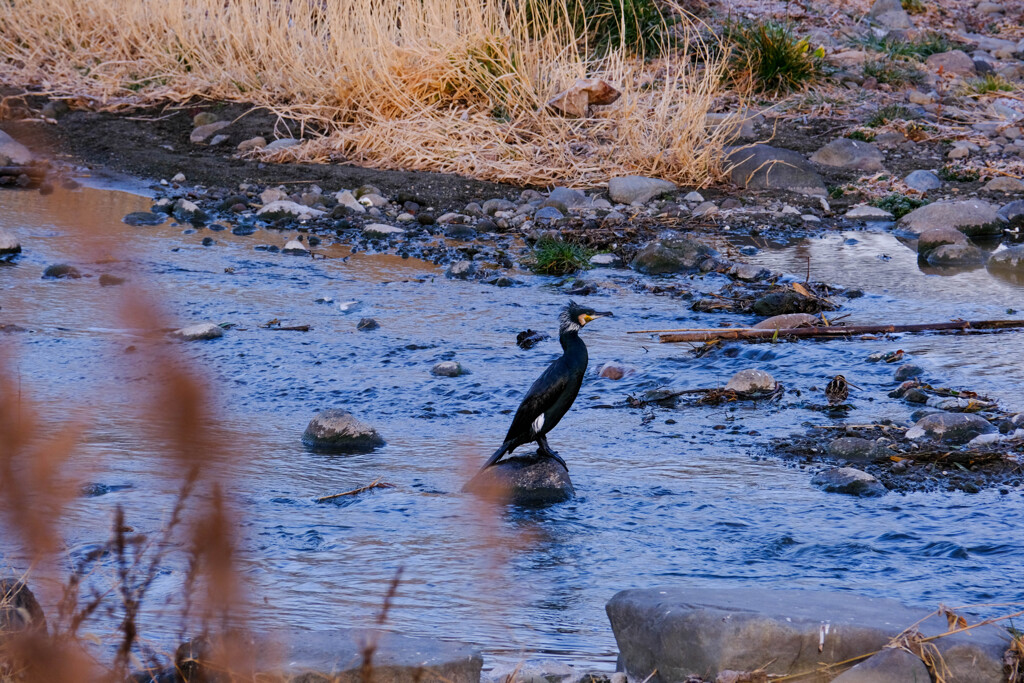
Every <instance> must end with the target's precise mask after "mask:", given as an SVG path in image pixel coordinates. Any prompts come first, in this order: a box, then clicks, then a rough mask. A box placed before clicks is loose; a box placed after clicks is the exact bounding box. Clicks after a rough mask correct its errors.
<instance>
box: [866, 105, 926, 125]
mask: <svg viewBox="0 0 1024 683" xmlns="http://www.w3.org/2000/svg"><path fill="white" fill-rule="evenodd" d="M916 118H918V116H917V114H915V113H914V112H912V111H910V110H909V109H907V108H906V107H904V106H903V105H902V104H889V105H886V106H884V107H880V108H879V109H878V111H876V112H875V113H874V114H872V115H871V118H869V119H868V120H867V121H865V122H864V125H865V126H866V127H868V128H879V127H881V126H884V125H885V124H887V123H889V122H890V121H910V120H912V119H916Z"/></svg>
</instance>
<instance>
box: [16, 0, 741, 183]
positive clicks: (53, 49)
mask: <svg viewBox="0 0 1024 683" xmlns="http://www.w3.org/2000/svg"><path fill="white" fill-rule="evenodd" d="M575 2H578V0H554V1H552V2H531V3H530V5H531V8H532V9H531V11H529V12H527V11H525V10H524V7H525V5H526V3H527V0H523V1H522V2H509V1H508V0H420V1H418V2H405V1H403V0H378V1H376V2H366V1H365V0H160V1H159V2H157V1H155V0H13V1H12V2H4V3H0V55H3V57H2V58H0V79H3V80H4V81H7V82H8V83H10V84H19V85H27V84H32V85H36V86H39V87H41V88H43V89H44V90H46V91H50V92H54V93H62V94H74V95H89V96H92V97H94V98H96V99H97V103H98V105H99V106H103V107H108V108H121V107H125V106H132V105H137V104H144V103H155V102H161V101H177V102H180V101H184V100H188V99H191V98H194V97H204V98H211V99H216V100H227V101H240V102H249V103H253V104H256V105H260V106H265V107H269V108H271V109H273V110H274V111H276V112H278V113H280V114H281V115H286V116H290V117H295V118H297V119H298V120H299V121H300V122H302V123H303V124H308V126H309V127H311V128H312V129H313V130H314V131H316V132H318V133H323V134H324V135H325V136H324V137H321V138H320V139H318V140H316V141H315V142H313V143H311V144H308V145H303V146H301V147H299V148H293V149H291V150H290V151H288V152H283V153H281V154H280V155H279V156H278V157H277V158H278V160H284V159H296V160H310V159H315V160H318V161H329V160H337V159H346V160H350V161H353V162H355V163H359V164H363V165H369V166H376V167H382V168H407V169H418V170H434V171H448V172H455V173H460V174H464V175H468V176H474V177H477V178H483V179H489V180H498V181H510V182H515V183H538V184H549V183H556V182H560V183H569V184H588V183H596V182H601V181H604V180H606V179H607V178H609V177H612V176H615V175H621V174H628V173H642V174H655V175H659V176H662V177H665V178H668V179H671V180H674V181H678V182H682V183H687V184H694V185H705V184H707V183H709V182H711V181H712V180H713V179H715V178H716V177H717V174H718V173H719V172H720V169H719V159H720V151H721V146H722V144H723V142H724V140H723V136H724V134H725V132H724V131H721V130H719V131H713V130H712V131H709V130H708V129H707V128H706V126H705V114H706V113H708V112H709V111H710V110H712V109H713V107H714V106H715V101H716V98H717V97H718V96H719V94H720V87H721V86H720V84H721V72H722V64H721V62H720V61H719V60H717V59H716V58H715V57H713V55H712V52H711V50H709V49H708V47H707V46H705V45H704V44H703V43H702V42H701V41H700V40H699V38H698V37H697V36H698V31H696V30H695V24H694V23H693V22H692V21H691V20H690V19H689V18H688V17H687V15H686V14H685V12H684V10H683V8H682V7H681V6H679V5H677V4H675V2H674V1H673V0H668V1H667V2H666V3H664V4H665V5H666V6H667V7H668V8H669V10H670V14H673V13H674V14H675V15H678V17H681V18H682V21H680V22H679V23H677V24H674V25H673V26H672V27H671V31H670V30H669V27H668V26H667V25H666V27H665V33H666V35H668V34H669V33H672V34H673V36H674V38H673V41H674V44H673V46H672V48H671V49H670V50H668V51H667V53H666V56H665V57H664V58H662V59H660V60H658V61H655V62H653V63H649V62H645V61H644V60H643V59H639V58H635V57H629V56H628V55H629V52H630V51H629V50H628V49H626V47H627V46H620V49H619V50H612V51H611V52H610V53H609V54H606V55H604V56H602V57H600V58H597V57H595V56H592V53H591V51H590V49H589V48H590V46H588V45H586V43H585V41H584V40H583V39H581V38H580V37H579V36H577V35H574V33H573V29H572V27H571V22H570V21H569V19H568V17H569V15H570V8H571V7H572V6H573V5H572V3H575ZM538 8H539V9H538ZM666 40H667V38H666ZM582 77H601V78H605V79H607V80H608V81H610V82H611V83H612V84H613V85H615V86H616V87H618V88H620V89H621V90H622V92H623V97H622V98H621V99H620V100H619V102H617V103H615V104H613V105H611V106H608V107H604V108H600V110H599V111H595V112H593V113H592V114H591V116H590V117H588V118H585V119H576V120H573V119H565V118H562V117H559V116H557V115H554V114H552V113H551V112H549V111H547V110H546V109H545V106H544V105H545V103H546V102H547V101H548V100H549V99H550V98H551V97H552V96H554V95H555V94H556V93H557V92H559V91H560V90H561V89H564V88H566V87H568V86H570V85H571V84H572V83H573V81H574V80H575V79H576V78H582Z"/></svg>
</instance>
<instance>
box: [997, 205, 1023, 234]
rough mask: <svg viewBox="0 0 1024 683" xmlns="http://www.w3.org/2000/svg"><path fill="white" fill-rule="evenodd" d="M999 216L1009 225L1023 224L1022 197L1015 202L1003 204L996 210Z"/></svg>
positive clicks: (1017, 225)
mask: <svg viewBox="0 0 1024 683" xmlns="http://www.w3.org/2000/svg"><path fill="white" fill-rule="evenodd" d="M997 213H998V215H999V217H1000V218H1001V219H1003V220H1004V221H1006V222H1007V223H1008V224H1009V225H1010V227H1019V226H1021V225H1024V199H1018V200H1017V201H1015V202H1010V203H1009V204H1007V205H1005V206H1003V207H1002V208H1000V209H999V211H998V212H997Z"/></svg>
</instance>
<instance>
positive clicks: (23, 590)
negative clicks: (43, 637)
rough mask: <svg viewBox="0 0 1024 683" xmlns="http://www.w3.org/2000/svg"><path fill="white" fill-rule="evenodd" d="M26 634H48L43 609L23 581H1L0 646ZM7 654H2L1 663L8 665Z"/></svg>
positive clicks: (11, 579)
mask: <svg viewBox="0 0 1024 683" xmlns="http://www.w3.org/2000/svg"><path fill="white" fill-rule="evenodd" d="M25 633H40V634H45V633H46V615H44V614H43V608H42V607H41V606H40V605H39V601H38V600H36V596H35V595H34V594H33V593H32V590H31V589H30V588H29V587H28V585H26V584H25V583H24V582H23V581H21V580H19V579H15V578H3V579H0V646H2V645H3V643H4V640H6V639H7V638H10V637H12V636H15V635H18V634H25ZM0 649H2V648H0ZM5 654H6V653H3V654H0V663H6V662H4V661H3V660H4V659H6V657H4V655H5ZM0 668H5V667H2V666H0Z"/></svg>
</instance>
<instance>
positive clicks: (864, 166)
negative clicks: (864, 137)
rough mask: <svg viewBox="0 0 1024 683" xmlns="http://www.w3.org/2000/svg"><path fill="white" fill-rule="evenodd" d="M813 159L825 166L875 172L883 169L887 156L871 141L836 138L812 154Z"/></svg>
mask: <svg viewBox="0 0 1024 683" xmlns="http://www.w3.org/2000/svg"><path fill="white" fill-rule="evenodd" d="M811 161H813V162H814V163H816V164H822V165H824V166H833V167H836V168H846V169H852V170H855V171H865V172H867V173H873V172H875V171H881V170H882V169H883V166H882V162H883V161H885V157H884V156H883V155H882V152H881V150H879V149H878V148H877V147H875V146H874V145H872V144H871V143H870V142H862V141H860V140H851V139H850V138H836V139H835V140H833V141H832V142H830V143H828V144H827V145H825V146H824V147H822V148H821V149H819V150H818V151H817V152H815V153H814V154H812V155H811Z"/></svg>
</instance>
